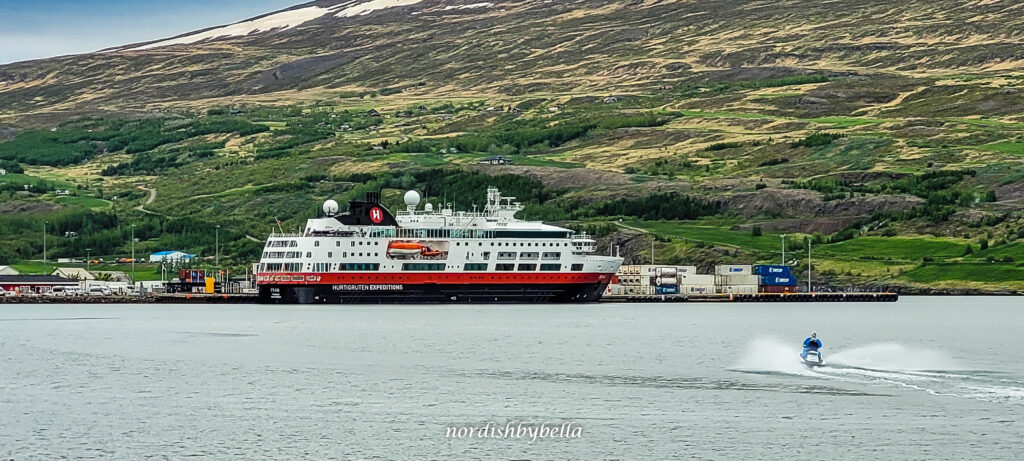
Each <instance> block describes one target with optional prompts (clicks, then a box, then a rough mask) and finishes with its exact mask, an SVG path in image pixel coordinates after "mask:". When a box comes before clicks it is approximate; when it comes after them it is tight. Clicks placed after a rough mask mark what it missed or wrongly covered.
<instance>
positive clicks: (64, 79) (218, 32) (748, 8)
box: [0, 0, 1024, 115]
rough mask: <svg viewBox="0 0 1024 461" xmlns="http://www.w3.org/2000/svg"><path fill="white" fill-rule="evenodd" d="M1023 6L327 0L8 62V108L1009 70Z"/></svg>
mask: <svg viewBox="0 0 1024 461" xmlns="http://www.w3.org/2000/svg"><path fill="white" fill-rule="evenodd" d="M1022 11H1024V5H1021V4H1020V3H1018V2H1014V1H988V0H986V1H982V0H978V1H952V0H939V1H925V0H911V1H906V2H899V3H896V4H894V3H892V2H888V1H884V0H850V1H844V2H842V3H841V4H839V3H835V2H818V1H810V0H800V1H782V2H778V1H760V2H757V1H755V2H750V1H738V0H710V1H700V2H696V1H673V0H648V1H632V2H615V1H608V0H580V1H565V2H548V1H499V0H496V1H493V2H483V3H482V2H479V1H475V0H468V1H438V0H422V1H416V0H373V1H369V2H356V1H351V0H349V1H343V2H337V1H318V2H312V3H308V4H304V5H298V6H296V7H294V8H292V9H289V10H286V11H283V12H278V13H274V14H270V15H268V16H264V17H262V18H257V19H254V20H250V21H243V22H241V23H239V24H236V25H232V26H227V27H220V28H213V29H210V30H207V31H205V32H200V33H193V34H185V35H183V36H181V37H178V38H175V39H170V40H160V41H156V42H152V43H147V44H138V45H133V46H126V47H123V48H120V49H117V50H108V51H106V52H101V53H93V54H86V55H78V56H69V57H61V58H55V59H50V60H40V61H30V62H24V63H16V64H10V65H6V66H0V111H2V112H4V113H5V114H7V115H10V114H14V113H23V112H31V111H49V112H52V111H61V110H72V111H73V110H92V109H97V108H103V109H124V108H143V107H146V106H147V105H150V104H166V103H171V102H177V101H181V100H200V99H205V98H221V97H230V96H240V95H256V94H267V93H274V92H278V91H286V90H310V89H330V88H346V89H379V88H386V87H411V86H414V85H417V84H422V85H423V86H422V87H420V93H421V94H426V92H429V93H430V94H438V93H443V94H460V93H464V92H468V93H473V94H504V95H520V94H524V93H533V92H538V91H540V92H552V91H555V92H564V91H574V90H580V89H585V90H598V89H600V90H607V91H612V90H629V89H631V88H635V87H636V85H641V84H649V83H651V82H659V83H660V82H678V81H687V80H692V79H700V78H705V77H704V76H705V75H706V73H707V72H709V71H713V70H720V69H728V68H738V67H765V66H767V67H778V66H783V67H791V68H804V69H815V70H820V71H830V72H847V73H862V74H872V73H878V72H896V73H901V74H905V75H933V74H957V73H977V72H983V71H993V70H1013V69H1017V68H1018V67H1019V66H1020V64H1021V63H1022V62H1024V51H1022V50H1024V48H1022V47H1021V46H1020V42H1021V38H1022V37H1024V19H1022V18H1024V15H1022V14H1021V13H1022ZM178 42H190V43H182V44H176V43H178ZM310 97H312V96H310Z"/></svg>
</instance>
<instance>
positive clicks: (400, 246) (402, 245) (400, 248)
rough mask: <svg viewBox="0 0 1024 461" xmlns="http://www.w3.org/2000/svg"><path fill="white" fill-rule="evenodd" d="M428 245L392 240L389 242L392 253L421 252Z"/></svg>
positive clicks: (411, 253) (409, 253) (410, 253)
mask: <svg viewBox="0 0 1024 461" xmlns="http://www.w3.org/2000/svg"><path fill="white" fill-rule="evenodd" d="M425 248H426V247H424V246H423V245H422V244H420V243H416V242H391V243H389V244H388V253H390V254H392V255H415V254H420V253H421V252H422V251H423V250H424V249H425Z"/></svg>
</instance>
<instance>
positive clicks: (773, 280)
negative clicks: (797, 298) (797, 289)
mask: <svg viewBox="0 0 1024 461" xmlns="http://www.w3.org/2000/svg"><path fill="white" fill-rule="evenodd" d="M761 285H783V286H795V285H796V277H780V276H777V275H762V276H761Z"/></svg>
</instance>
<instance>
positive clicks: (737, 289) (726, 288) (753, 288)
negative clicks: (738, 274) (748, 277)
mask: <svg viewBox="0 0 1024 461" xmlns="http://www.w3.org/2000/svg"><path fill="white" fill-rule="evenodd" d="M718 290H719V293H731V294H754V293H757V285H721V286H719V287H718Z"/></svg>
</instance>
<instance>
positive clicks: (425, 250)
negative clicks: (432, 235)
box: [420, 247, 444, 258]
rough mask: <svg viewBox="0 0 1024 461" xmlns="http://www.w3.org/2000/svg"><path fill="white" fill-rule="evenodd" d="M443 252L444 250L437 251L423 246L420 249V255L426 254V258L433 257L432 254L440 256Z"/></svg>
mask: <svg viewBox="0 0 1024 461" xmlns="http://www.w3.org/2000/svg"><path fill="white" fill-rule="evenodd" d="M443 254H444V252H442V251H438V250H433V249H431V248H430V247H423V249H422V250H420V256H426V257H428V258H429V257H434V256H441V255H443Z"/></svg>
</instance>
